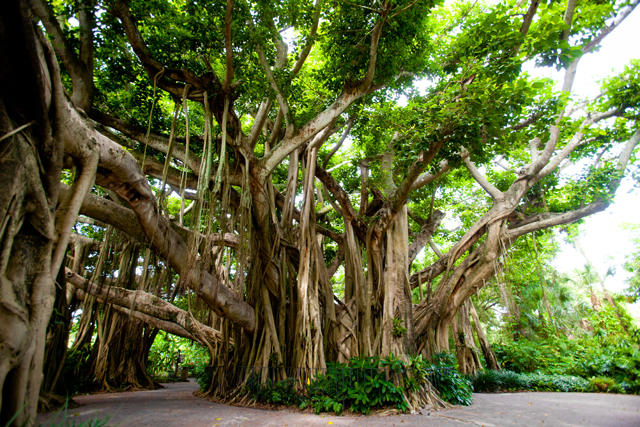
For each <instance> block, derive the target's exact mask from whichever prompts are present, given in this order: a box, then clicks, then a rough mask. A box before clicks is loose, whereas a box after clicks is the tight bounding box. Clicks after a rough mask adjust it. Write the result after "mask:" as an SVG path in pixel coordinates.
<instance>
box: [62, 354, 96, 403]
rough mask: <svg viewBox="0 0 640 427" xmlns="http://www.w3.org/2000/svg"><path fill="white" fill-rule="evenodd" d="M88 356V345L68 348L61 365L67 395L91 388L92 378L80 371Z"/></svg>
mask: <svg viewBox="0 0 640 427" xmlns="http://www.w3.org/2000/svg"><path fill="white" fill-rule="evenodd" d="M90 356H91V348H90V347H89V346H83V347H81V348H71V349H69V351H68V353H67V357H66V359H65V361H64V366H63V367H62V376H63V378H64V380H65V382H66V387H67V393H68V395H69V396H74V395H76V394H78V393H80V392H82V391H84V390H88V389H90V388H91V386H92V383H93V378H91V377H89V376H88V375H85V374H84V372H83V371H82V370H83V368H84V366H85V364H86V362H87V360H88V359H89V357H90Z"/></svg>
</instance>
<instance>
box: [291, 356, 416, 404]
mask: <svg viewBox="0 0 640 427" xmlns="http://www.w3.org/2000/svg"><path fill="white" fill-rule="evenodd" d="M404 373H405V365H404V363H403V362H402V361H401V360H400V359H398V358H396V357H394V355H393V354H391V355H389V356H388V357H386V358H384V359H382V360H380V358H379V357H356V358H353V359H351V360H349V363H348V364H343V363H328V364H327V371H326V373H324V374H322V375H318V376H316V378H314V380H313V381H310V382H309V384H308V385H307V396H308V399H309V400H310V401H311V402H310V403H312V404H313V405H314V409H315V411H316V413H319V412H320V411H323V410H324V411H327V410H330V411H333V412H336V413H341V412H342V411H343V410H344V408H343V407H342V404H341V402H345V406H347V407H348V408H349V409H350V411H351V412H362V413H363V414H369V413H370V412H371V409H372V408H375V407H381V406H394V407H396V408H397V409H399V410H401V411H405V410H407V409H408V405H407V403H406V401H405V400H404V386H402V385H401V382H402V381H401V378H403V377H404ZM394 376H395V380H396V381H395V382H396V383H394V381H393V379H394ZM310 403H303V405H302V407H303V408H304V407H307V406H309V404H310ZM336 409H337V410H336Z"/></svg>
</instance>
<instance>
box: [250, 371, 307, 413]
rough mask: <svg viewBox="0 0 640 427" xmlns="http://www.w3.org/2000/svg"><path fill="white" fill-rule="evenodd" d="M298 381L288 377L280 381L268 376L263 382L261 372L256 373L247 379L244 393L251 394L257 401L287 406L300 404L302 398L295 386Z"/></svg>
mask: <svg viewBox="0 0 640 427" xmlns="http://www.w3.org/2000/svg"><path fill="white" fill-rule="evenodd" d="M297 382H298V381H297V380H296V379H294V378H286V379H284V380H282V381H278V382H275V381H273V380H272V379H271V378H267V380H266V381H265V382H264V383H261V382H260V374H259V373H254V374H251V375H250V376H249V378H248V379H247V383H246V384H245V386H244V387H243V390H242V393H243V394H250V395H251V396H252V397H253V399H254V400H256V401H257V402H262V403H271V404H279V405H287V406H292V405H299V404H300V403H301V402H302V398H301V397H300V396H299V395H298V392H297V390H296V387H295V386H296V383H297Z"/></svg>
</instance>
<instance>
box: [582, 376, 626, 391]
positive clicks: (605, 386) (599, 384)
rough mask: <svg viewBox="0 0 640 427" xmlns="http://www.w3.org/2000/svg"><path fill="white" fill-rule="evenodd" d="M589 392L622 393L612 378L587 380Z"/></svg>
mask: <svg viewBox="0 0 640 427" xmlns="http://www.w3.org/2000/svg"><path fill="white" fill-rule="evenodd" d="M589 387H590V389H591V391H593V392H596V393H620V392H622V390H621V388H620V386H619V385H618V383H616V380H614V379H613V378H607V377H593V378H591V379H590V380H589Z"/></svg>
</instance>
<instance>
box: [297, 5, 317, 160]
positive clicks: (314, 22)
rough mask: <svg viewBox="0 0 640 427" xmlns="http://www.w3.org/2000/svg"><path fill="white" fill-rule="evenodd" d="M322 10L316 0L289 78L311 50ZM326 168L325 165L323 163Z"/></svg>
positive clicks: (302, 63) (300, 66)
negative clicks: (304, 39) (304, 37)
mask: <svg viewBox="0 0 640 427" xmlns="http://www.w3.org/2000/svg"><path fill="white" fill-rule="evenodd" d="M321 11H322V0H316V4H315V10H314V12H313V18H312V23H311V31H309V36H308V37H307V42H306V43H305V45H304V47H303V48H302V51H301V52H300V55H299V57H298V60H297V61H296V63H295V65H294V66H293V69H292V70H291V78H293V77H295V76H296V75H297V74H298V72H300V70H301V69H302V66H303V65H304V62H305V61H306V60H307V57H308V56H309V53H310V52H311V48H312V47H313V44H314V42H315V37H316V34H317V32H318V23H319V22H320V12H321ZM325 168H326V165H325Z"/></svg>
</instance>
